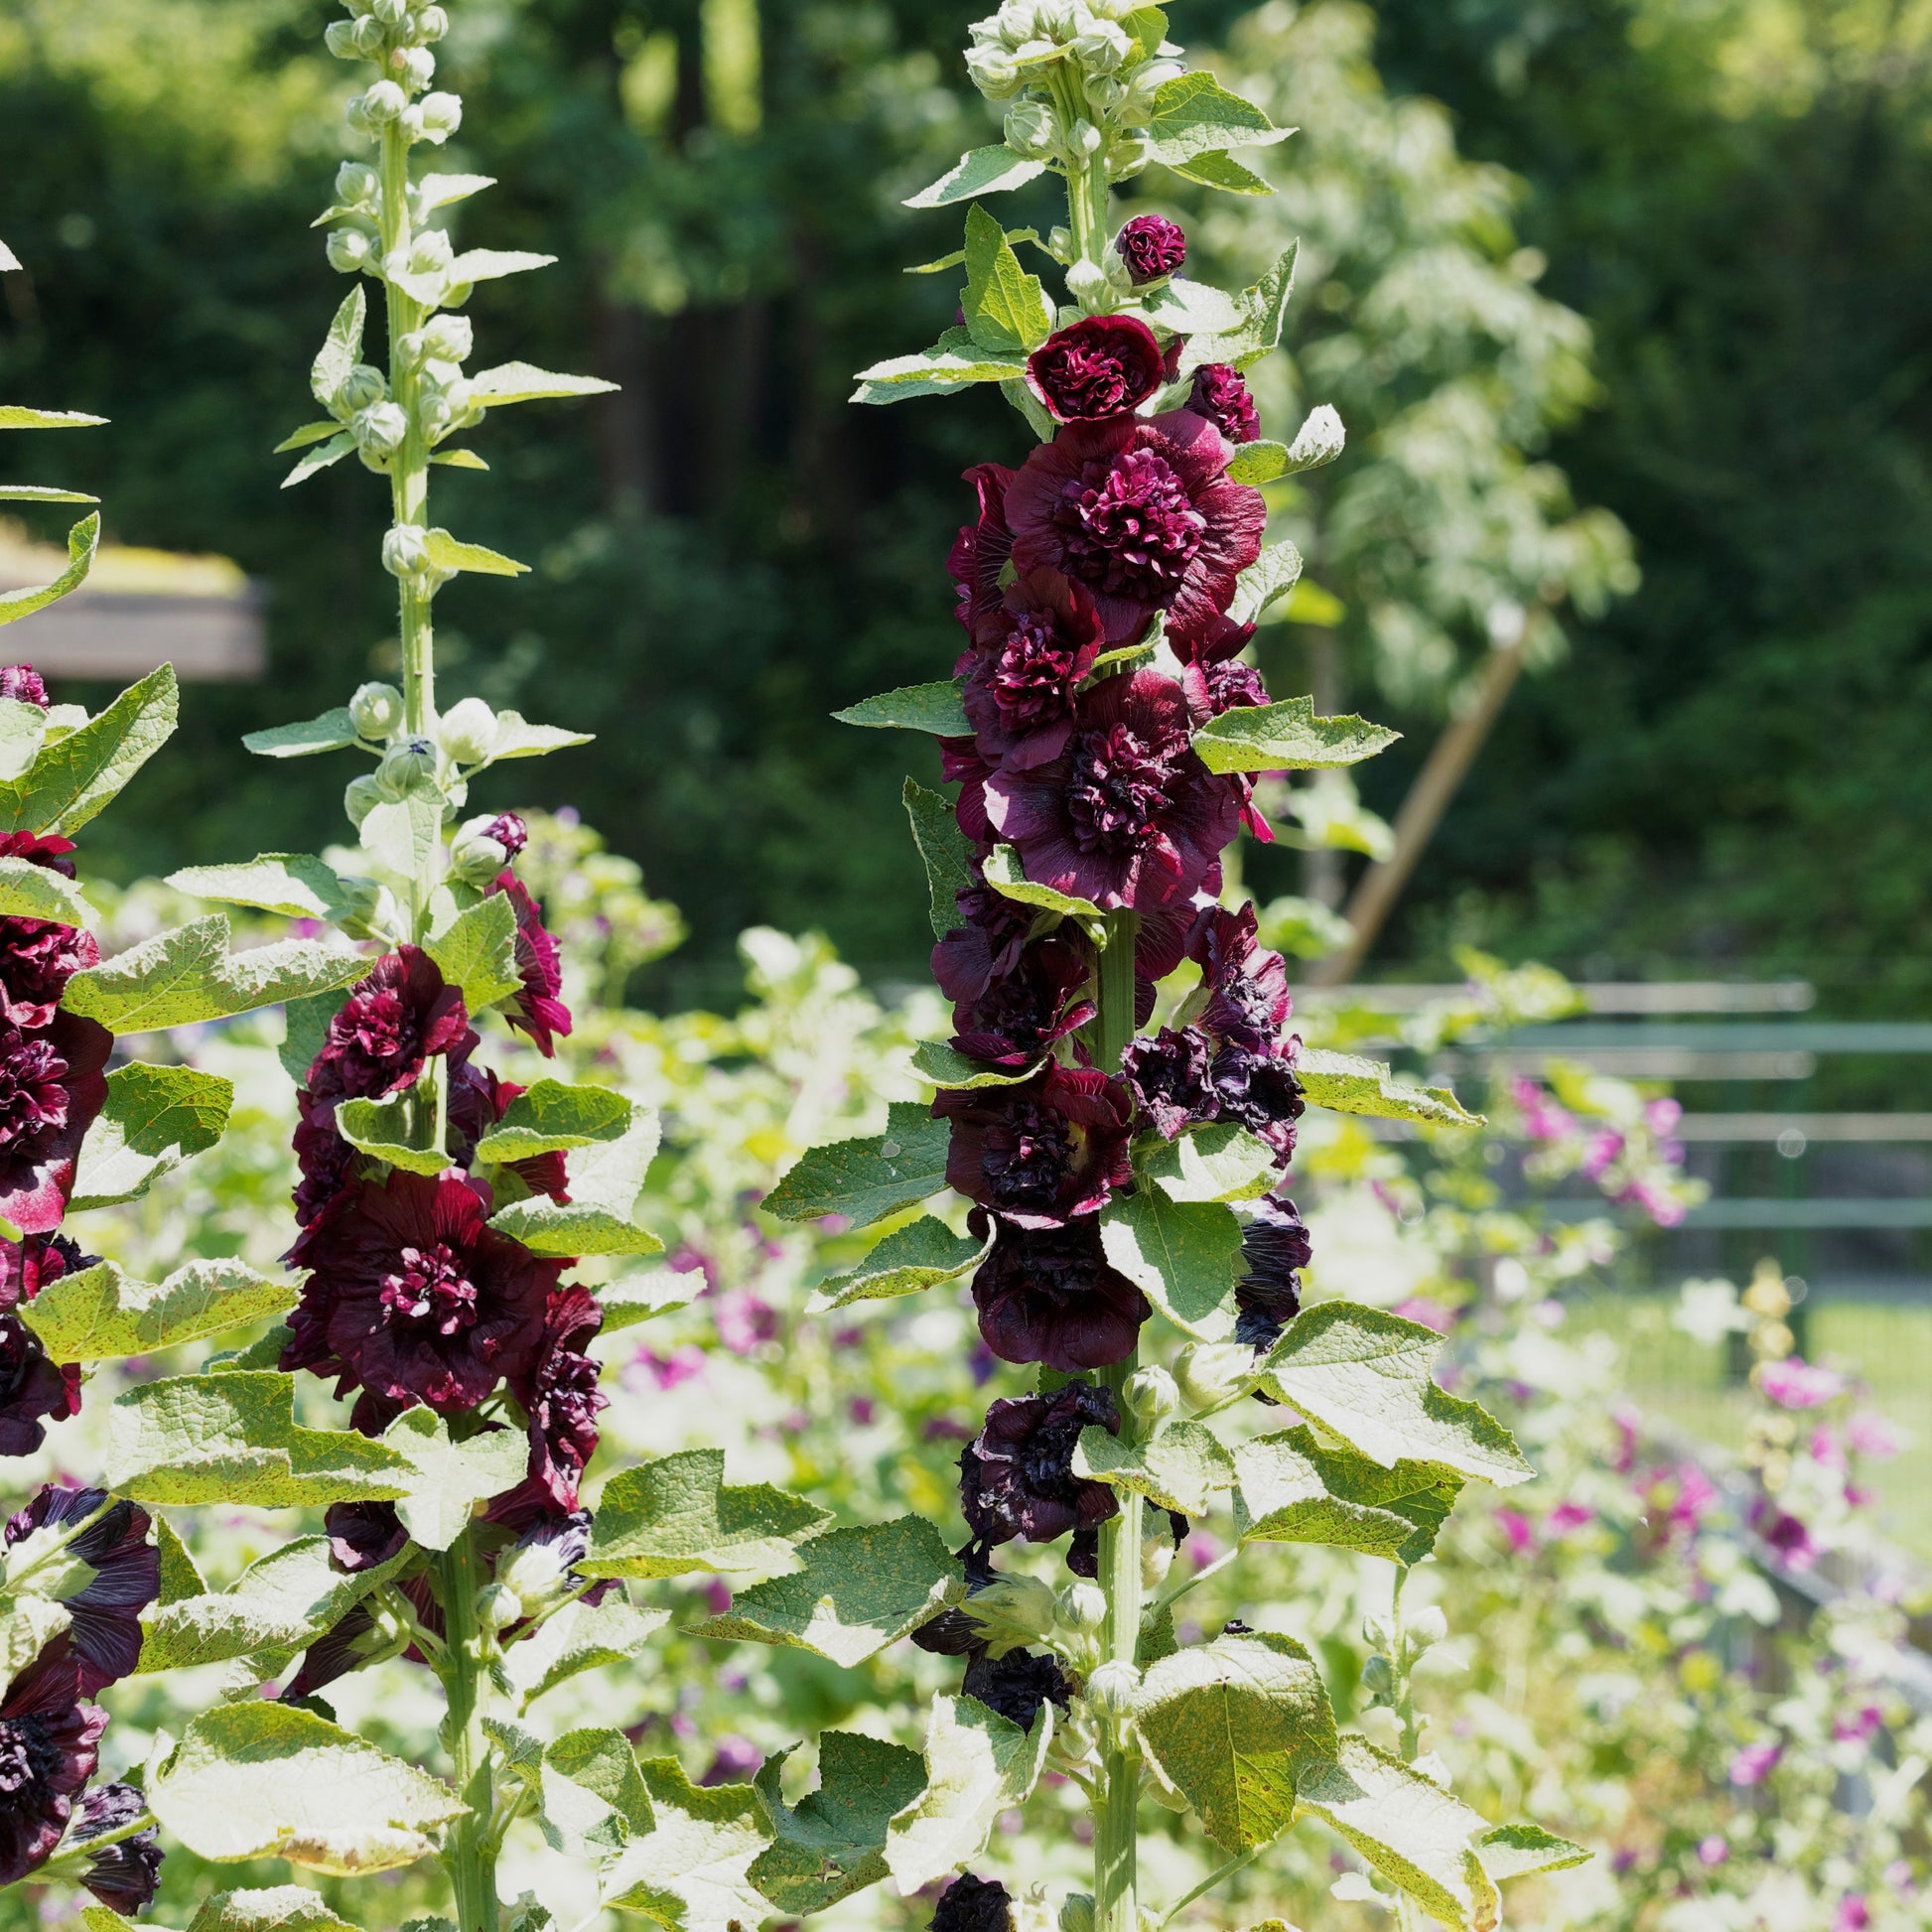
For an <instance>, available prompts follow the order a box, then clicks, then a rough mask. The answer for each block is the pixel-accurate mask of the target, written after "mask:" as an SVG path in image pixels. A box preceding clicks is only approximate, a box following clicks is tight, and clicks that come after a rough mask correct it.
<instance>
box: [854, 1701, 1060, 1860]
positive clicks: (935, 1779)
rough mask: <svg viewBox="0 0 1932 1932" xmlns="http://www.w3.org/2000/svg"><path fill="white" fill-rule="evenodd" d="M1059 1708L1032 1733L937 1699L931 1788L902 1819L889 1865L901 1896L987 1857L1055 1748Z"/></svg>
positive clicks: (976, 1706)
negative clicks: (1002, 1819)
mask: <svg viewBox="0 0 1932 1932" xmlns="http://www.w3.org/2000/svg"><path fill="white" fill-rule="evenodd" d="M1052 1736H1053V1707H1052V1705H1051V1704H1042V1705H1041V1706H1040V1708H1039V1715H1038V1717H1036V1718H1035V1720H1034V1727H1033V1729H1032V1730H1031V1731H1025V1730H1022V1729H1021V1728H1020V1726H1019V1725H1017V1724H1015V1723H1013V1722H1012V1720H1011V1719H1008V1718H1003V1717H1001V1716H1000V1715H999V1713H998V1712H996V1711H989V1710H988V1709H987V1708H986V1706H985V1705H983V1704H982V1703H980V1701H979V1700H978V1699H977V1698H969V1697H937V1698H934V1699H933V1700H932V1711H931V1715H930V1717H929V1718H928V1719H927V1722H926V1733H925V1775H926V1786H925V1789H924V1791H922V1792H921V1793H920V1794H919V1796H918V1797H917V1798H915V1799H913V1801H912V1802H911V1803H910V1804H908V1805H906V1806H904V1807H903V1808H902V1809H901V1810H899V1811H897V1812H896V1813H895V1814H894V1816H893V1821H892V1823H891V1825H890V1826H888V1827H887V1832H886V1865H887V1868H888V1870H890V1871H891V1872H892V1874H893V1882H894V1883H895V1884H896V1885H897V1887H898V1889H899V1894H900V1896H901V1897H909V1896H910V1895H911V1894H912V1893H913V1892H915V1891H918V1890H920V1889H921V1888H922V1887H923V1886H926V1885H929V1884H931V1883H932V1882H933V1880H934V1879H936V1878H943V1877H945V1876H946V1875H947V1874H948V1873H950V1872H952V1871H955V1870H957V1869H958V1868H959V1866H961V1865H963V1864H965V1863H967V1861H968V1860H971V1859H976V1858H978V1857H979V1855H980V1854H981V1853H982V1852H983V1851H985V1850H986V1842H987V1840H988V1839H989V1838H991V1837H992V1835H993V1826H994V1822H995V1821H996V1820H997V1819H998V1818H999V1816H1000V1814H1001V1812H1003V1811H1007V1810H1010V1809H1011V1808H1012V1807H1013V1806H1015V1805H1022V1804H1025V1803H1026V1801H1027V1799H1028V1797H1029V1796H1030V1795H1031V1793H1032V1791H1033V1788H1034V1786H1035V1784H1036V1783H1038V1781H1039V1774H1040V1771H1041V1769H1042V1768H1043V1767H1044V1765H1045V1762H1046V1747H1047V1745H1048V1744H1049V1743H1051V1742H1052Z"/></svg>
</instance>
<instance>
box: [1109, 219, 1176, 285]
mask: <svg viewBox="0 0 1932 1932" xmlns="http://www.w3.org/2000/svg"><path fill="white" fill-rule="evenodd" d="M1114 250H1115V252H1116V253H1117V254H1118V255H1119V256H1120V258H1121V260H1122V261H1124V262H1125V263H1126V264H1127V272H1128V274H1129V275H1130V276H1131V277H1132V279H1133V282H1134V286H1135V287H1136V288H1141V287H1144V286H1145V285H1146V284H1147V283H1149V282H1158V281H1159V280H1160V279H1161V277H1162V276H1164V275H1177V274H1178V273H1179V272H1180V271H1181V269H1183V268H1185V267H1186V265H1187V237H1186V236H1185V235H1184V234H1183V233H1182V232H1181V231H1180V229H1179V228H1178V227H1177V226H1175V224H1174V223H1173V222H1172V221H1170V220H1169V219H1168V218H1167V217H1166V216H1165V215H1161V214H1137V215H1135V217H1134V218H1133V220H1131V221H1129V222H1128V223H1127V224H1126V226H1125V227H1123V228H1122V229H1121V231H1120V233H1119V234H1118V235H1116V236H1115V237H1114Z"/></svg>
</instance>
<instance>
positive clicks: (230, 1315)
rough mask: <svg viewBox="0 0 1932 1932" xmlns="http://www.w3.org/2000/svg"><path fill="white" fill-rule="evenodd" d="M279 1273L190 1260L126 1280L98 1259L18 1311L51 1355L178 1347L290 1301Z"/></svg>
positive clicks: (103, 1358) (98, 1355) (291, 1285)
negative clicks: (153, 1277)
mask: <svg viewBox="0 0 1932 1932" xmlns="http://www.w3.org/2000/svg"><path fill="white" fill-rule="evenodd" d="M295 1297H296V1283H295V1282H294V1281H293V1280H291V1279H290V1278H289V1277H288V1276H286V1275H276V1276H270V1275H258V1274H256V1273H255V1271H254V1270H253V1269H252V1268H250V1267H249V1266H248V1264H247V1263H246V1262H242V1261H191V1262H190V1263H189V1264H188V1265H187V1266H186V1267H185V1268H177V1269H176V1270H175V1272H174V1273H173V1274H172V1275H170V1276H169V1277H168V1279H167V1280H166V1281H164V1282H160V1283H154V1282H131V1281H129V1280H128V1279H127V1277H126V1276H125V1275H123V1274H122V1273H121V1271H120V1268H119V1266H118V1265H117V1264H116V1263H114V1262H111V1261H97V1262H95V1263H94V1265H93V1266H92V1267H91V1268H83V1269H81V1270H79V1271H78V1272H77V1273H75V1274H72V1275H64V1276H62V1278H61V1279H60V1280H59V1281H57V1282H50V1283H49V1284H48V1285H47V1287H45V1288H44V1289H42V1290H41V1292H40V1294H39V1295H38V1296H37V1297H36V1298H35V1299H34V1300H33V1301H31V1302H28V1303H26V1304H25V1305H24V1306H23V1307H22V1308H21V1311H20V1318H21V1319H22V1320H23V1321H25V1322H26V1324H27V1325H28V1327H30V1328H31V1329H33V1331H34V1332H35V1333H36V1334H37V1335H39V1336H40V1338H41V1340H42V1342H43V1343H44V1344H45V1346H46V1348H47V1352H48V1353H49V1354H50V1355H51V1356H52V1357H53V1358H54V1360H56V1361H57V1362H107V1361H119V1360H124V1359H125V1358H126V1357H128V1356H130V1355H147V1354H151V1353H153V1351H154V1350H156V1349H158V1348H178V1347H180V1346H181V1345H182V1343H184V1342H190V1341H200V1340H201V1339H202V1337H203V1336H204V1335H218V1334H220V1333H221V1332H222V1331H223V1330H224V1329H227V1328H237V1327H239V1326H240V1325H241V1324H242V1323H243V1322H244V1321H260V1320H262V1319H263V1318H264V1317H266V1316H268V1315H271V1314H280V1313H281V1312H282V1311H283V1310H284V1309H287V1308H292V1307H293V1306H294V1304H295Z"/></svg>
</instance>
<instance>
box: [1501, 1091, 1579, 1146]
mask: <svg viewBox="0 0 1932 1932" xmlns="http://www.w3.org/2000/svg"><path fill="white" fill-rule="evenodd" d="M1509 1091H1510V1097H1511V1099H1513V1100H1514V1101H1515V1102H1516V1107H1517V1111H1518V1112H1519V1113H1520V1114H1521V1115H1522V1117H1523V1134H1524V1137H1525V1138H1526V1139H1528V1140H1532V1141H1563V1140H1568V1139H1569V1138H1570V1136H1571V1135H1573V1134H1574V1133H1576V1131H1577V1120H1576V1116H1575V1115H1574V1114H1571V1113H1569V1112H1568V1111H1566V1110H1565V1109H1564V1108H1562V1107H1559V1106H1558V1105H1557V1104H1556V1101H1555V1100H1554V1099H1553V1098H1552V1097H1551V1095H1550V1094H1549V1093H1548V1092H1547V1091H1546V1090H1545V1089H1544V1088H1542V1087H1541V1086H1539V1085H1538V1084H1537V1083H1536V1082H1535V1081H1534V1080H1532V1079H1529V1078H1527V1077H1526V1076H1525V1075H1523V1074H1518V1075H1517V1076H1516V1078H1515V1079H1514V1080H1512V1081H1511V1082H1510V1089H1509Z"/></svg>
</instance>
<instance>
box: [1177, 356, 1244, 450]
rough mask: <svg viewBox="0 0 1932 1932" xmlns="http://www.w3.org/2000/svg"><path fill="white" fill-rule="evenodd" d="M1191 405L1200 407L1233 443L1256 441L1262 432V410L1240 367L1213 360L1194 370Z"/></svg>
mask: <svg viewBox="0 0 1932 1932" xmlns="http://www.w3.org/2000/svg"><path fill="white" fill-rule="evenodd" d="M1187 406H1188V408H1189V409H1197V410H1198V411H1199V412H1200V413H1201V414H1202V415H1203V416H1205V417H1206V418H1207V420H1208V421H1209V422H1210V423H1212V424H1213V425H1214V427H1215V428H1216V429H1218V430H1219V431H1220V432H1221V434H1222V435H1223V436H1225V437H1226V438H1227V440H1228V441H1229V442H1230V443H1252V442H1253V441H1254V440H1255V439H1256V438H1257V437H1258V436H1259V435H1260V434H1261V412H1260V411H1259V410H1258V409H1256V407H1255V399H1254V397H1253V396H1251V395H1249V393H1248V384H1247V381H1246V379H1245V378H1244V377H1243V376H1242V373H1241V371H1240V370H1239V369H1237V368H1231V367H1230V366H1229V365H1228V364H1227V363H1226V362H1209V363H1207V364H1205V365H1204V366H1203V367H1201V368H1198V369H1196V370H1195V371H1194V392H1193V394H1192V395H1191V396H1190V397H1189V398H1188V402H1187Z"/></svg>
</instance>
